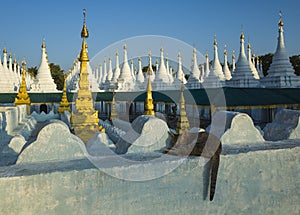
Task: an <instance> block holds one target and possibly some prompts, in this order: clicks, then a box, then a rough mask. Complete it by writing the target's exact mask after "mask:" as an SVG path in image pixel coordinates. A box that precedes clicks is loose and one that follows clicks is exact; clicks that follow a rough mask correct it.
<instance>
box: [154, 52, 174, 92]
mask: <svg viewBox="0 0 300 215" xmlns="http://www.w3.org/2000/svg"><path fill="white" fill-rule="evenodd" d="M169 86H170V77H169V71H168V70H167V68H166V66H165V61H164V51H163V48H160V65H159V69H158V71H157V73H156V75H155V79H154V81H153V83H152V87H153V89H155V90H159V89H167V88H169Z"/></svg>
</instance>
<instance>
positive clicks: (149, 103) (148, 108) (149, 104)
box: [145, 54, 155, 116]
mask: <svg viewBox="0 0 300 215" xmlns="http://www.w3.org/2000/svg"><path fill="white" fill-rule="evenodd" d="M150 58H151V55H150V54H149V64H148V65H149V66H148V83H147V94H146V100H145V115H149V116H154V115H155V113H154V105H153V99H152V85H151V79H150V76H151V75H152V72H153V70H152V65H150V64H151V63H150Z"/></svg>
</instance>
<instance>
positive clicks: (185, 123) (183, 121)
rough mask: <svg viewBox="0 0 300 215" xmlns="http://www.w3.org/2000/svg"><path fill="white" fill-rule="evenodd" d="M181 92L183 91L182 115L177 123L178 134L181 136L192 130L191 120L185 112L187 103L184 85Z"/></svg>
mask: <svg viewBox="0 0 300 215" xmlns="http://www.w3.org/2000/svg"><path fill="white" fill-rule="evenodd" d="M180 91H181V93H180V100H179V108H180V113H179V117H178V121H177V126H176V129H175V130H176V132H177V134H179V135H180V134H183V133H185V132H188V131H189V130H190V124H189V120H188V118H187V116H186V111H185V101H184V96H183V91H184V85H182V86H181V89H180Z"/></svg>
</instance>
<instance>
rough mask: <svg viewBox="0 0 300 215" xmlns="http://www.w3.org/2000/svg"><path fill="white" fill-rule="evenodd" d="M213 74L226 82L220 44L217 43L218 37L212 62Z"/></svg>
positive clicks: (215, 41)
mask: <svg viewBox="0 0 300 215" xmlns="http://www.w3.org/2000/svg"><path fill="white" fill-rule="evenodd" d="M212 72H213V73H215V75H216V76H218V77H219V79H220V80H221V81H223V80H225V77H224V74H223V71H222V66H221V63H220V61H219V54H218V43H217V40H216V37H215V39H214V59H213V62H212Z"/></svg>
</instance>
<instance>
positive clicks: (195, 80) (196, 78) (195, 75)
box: [186, 48, 201, 89]
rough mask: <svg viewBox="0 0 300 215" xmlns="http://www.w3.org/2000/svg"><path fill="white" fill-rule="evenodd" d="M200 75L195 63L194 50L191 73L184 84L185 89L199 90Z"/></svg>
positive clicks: (195, 53)
mask: <svg viewBox="0 0 300 215" xmlns="http://www.w3.org/2000/svg"><path fill="white" fill-rule="evenodd" d="M200 75H201V72H200V70H199V66H198V63H197V51H196V49H195V48H194V49H193V64H192V71H191V74H190V76H189V79H188V81H187V83H186V86H187V88H189V89H198V88H200V87H201V83H200Z"/></svg>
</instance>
